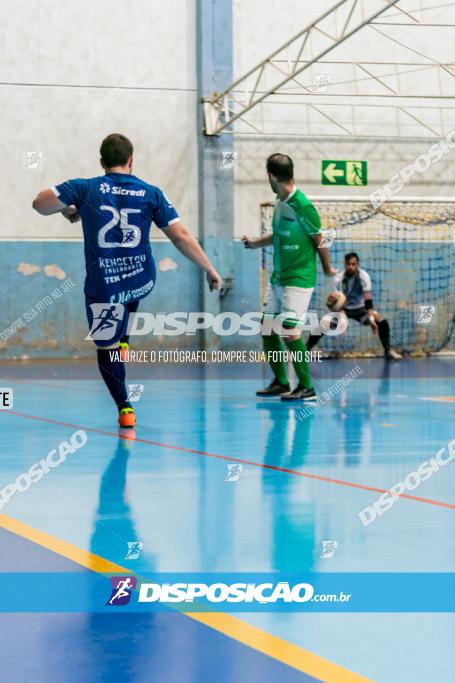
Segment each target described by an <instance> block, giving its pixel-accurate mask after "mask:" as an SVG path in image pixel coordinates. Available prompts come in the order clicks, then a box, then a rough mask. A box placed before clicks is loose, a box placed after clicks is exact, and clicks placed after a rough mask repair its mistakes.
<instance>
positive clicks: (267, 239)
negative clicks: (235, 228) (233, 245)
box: [242, 232, 273, 249]
mask: <svg viewBox="0 0 455 683" xmlns="http://www.w3.org/2000/svg"><path fill="white" fill-rule="evenodd" d="M272 241H273V234H272V233H271V232H269V233H267V235H263V236H262V237H247V236H246V235H243V237H242V242H243V246H244V247H245V249H260V248H261V247H268V246H269V245H270V244H272Z"/></svg>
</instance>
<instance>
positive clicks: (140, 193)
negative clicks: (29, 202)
mask: <svg viewBox="0 0 455 683" xmlns="http://www.w3.org/2000/svg"><path fill="white" fill-rule="evenodd" d="M100 154H101V160H100V161H101V166H102V167H103V169H104V171H105V175H102V176H98V177H95V178H89V179H86V178H76V179H73V180H68V181H66V182H64V183H61V184H60V185H57V186H56V187H55V188H49V189H47V190H43V191H42V192H40V193H39V194H38V196H37V197H36V198H35V200H34V202H33V208H34V209H36V211H38V212H39V213H41V214H42V215H44V216H50V215H51V214H55V213H61V214H62V215H63V216H64V217H65V218H67V219H68V220H69V221H70V222H71V223H74V222H76V221H79V220H82V230H83V233H84V251H85V263H86V274H87V275H86V279H85V286H84V292H85V298H86V309H87V318H88V322H89V326H90V328H91V327H92V324H93V306H95V307H96V306H97V305H99V304H101V306H104V305H106V306H108V304H114V303H115V304H122V306H123V314H122V316H121V322H120V324H116V325H115V329H114V330H112V335H111V336H110V337H108V338H106V335H104V338H103V339H102V338H101V337H100V336H98V338H96V337H94V336H93V334H94V330H92V329H91V336H92V338H93V340H94V341H95V344H96V346H97V354H98V367H99V370H100V373H101V376H102V378H103V380H104V382H105V384H106V386H107V388H108V390H109V392H110V394H111V396H112V398H113V399H114V401H115V403H116V404H117V407H118V411H119V423H120V426H121V427H133V426H134V425H135V424H136V417H135V415H134V411H133V408H132V407H131V403H130V402H129V400H128V392H127V389H126V385H125V374H126V373H125V363H124V362H123V358H124V355H123V354H122V351H124V350H126V349H127V348H128V337H127V329H128V318H129V316H130V315H132V314H135V313H136V311H137V308H138V305H139V301H140V299H142V298H143V297H145V296H147V294H149V293H150V292H151V291H152V289H153V287H154V285H155V280H156V268H155V261H154V259H153V256H152V251H151V247H150V228H151V224H152V222H154V223H155V225H156V226H157V227H158V228H160V229H161V230H163V232H164V234H165V235H166V237H168V238H169V239H170V240H171V242H172V243H173V244H174V245H175V246H176V247H177V249H178V250H179V251H180V252H181V253H182V254H183V255H184V256H186V258H188V259H189V260H190V261H193V263H195V264H196V265H198V266H199V267H200V268H202V270H204V271H205V272H206V274H207V281H208V284H209V286H210V289H219V288H220V287H221V278H220V276H219V275H218V273H217V272H216V270H215V268H214V267H213V266H212V264H211V263H210V261H209V259H208V258H207V255H206V254H205V253H204V251H203V250H202V248H201V247H200V245H199V243H198V242H197V240H196V239H195V238H194V237H193V235H191V233H190V232H189V231H188V230H187V229H186V228H185V226H184V225H183V223H182V222H181V220H180V217H179V215H178V213H177V211H176V210H175V208H174V207H173V206H172V204H171V203H170V201H169V200H168V199H167V197H166V195H165V194H164V193H163V192H162V191H161V190H160V189H159V188H158V187H155V186H153V185H150V184H149V183H147V182H145V181H143V180H141V179H140V178H137V177H136V176H134V175H132V170H133V145H132V144H131V142H130V140H128V138H126V137H125V136H124V135H119V134H117V133H113V134H111V135H108V136H107V138H105V139H104V140H103V142H102V144H101V149H100ZM120 275H121V277H120ZM105 311H107V312H108V313H107V315H106V316H104V320H103V321H101V323H100V324H99V326H98V327H97V330H98V331H100V330H101V329H103V330H105V331H106V329H108V328H109V325H106V323H108V321H111V323H112V322H114V320H115V318H114V317H113V316H111V317H110V318H108V317H107V316H108V315H109V312H110V313H112V308H111V309H110V311H109V309H108V308H105V309H103V313H104V312H105ZM117 323H118V320H117ZM110 350H117V351H118V353H114V354H110Z"/></svg>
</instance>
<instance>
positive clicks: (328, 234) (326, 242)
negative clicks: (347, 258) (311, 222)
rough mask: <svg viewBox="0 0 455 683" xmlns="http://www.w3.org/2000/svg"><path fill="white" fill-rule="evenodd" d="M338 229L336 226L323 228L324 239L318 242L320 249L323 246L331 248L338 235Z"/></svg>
mask: <svg viewBox="0 0 455 683" xmlns="http://www.w3.org/2000/svg"><path fill="white" fill-rule="evenodd" d="M336 234H337V233H336V230H335V228H328V229H327V230H321V235H322V239H321V241H320V242H319V244H318V249H320V248H321V247H326V248H327V249H330V247H331V246H332V244H333V242H334V240H335V237H336Z"/></svg>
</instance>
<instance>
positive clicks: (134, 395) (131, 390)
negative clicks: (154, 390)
mask: <svg viewBox="0 0 455 683" xmlns="http://www.w3.org/2000/svg"><path fill="white" fill-rule="evenodd" d="M143 391H144V385H143V384H128V401H131V403H137V402H138V401H139V399H140V398H141V396H142V393H143Z"/></svg>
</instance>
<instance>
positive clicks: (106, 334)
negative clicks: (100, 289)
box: [86, 304, 125, 341]
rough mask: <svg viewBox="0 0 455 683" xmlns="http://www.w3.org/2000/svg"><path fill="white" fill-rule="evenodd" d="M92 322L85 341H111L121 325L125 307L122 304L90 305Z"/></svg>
mask: <svg viewBox="0 0 455 683" xmlns="http://www.w3.org/2000/svg"><path fill="white" fill-rule="evenodd" d="M90 308H91V309H92V314H93V322H92V327H91V329H90V332H89V333H88V335H87V336H86V339H97V340H100V341H108V340H109V339H113V338H114V336H115V334H116V332H117V329H118V326H119V325H121V323H122V320H123V315H124V311H125V307H124V306H123V304H90Z"/></svg>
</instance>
